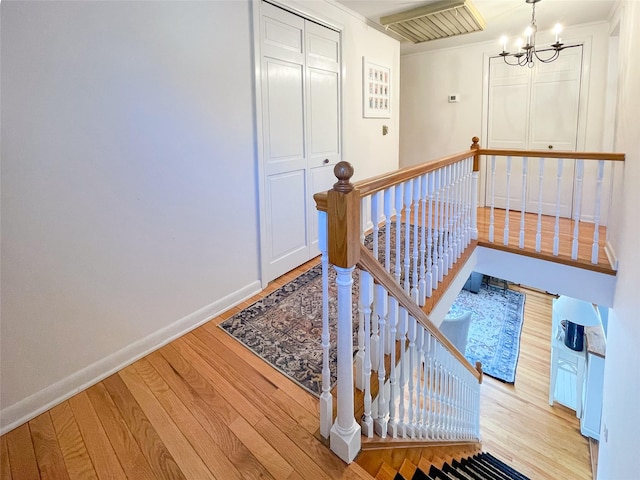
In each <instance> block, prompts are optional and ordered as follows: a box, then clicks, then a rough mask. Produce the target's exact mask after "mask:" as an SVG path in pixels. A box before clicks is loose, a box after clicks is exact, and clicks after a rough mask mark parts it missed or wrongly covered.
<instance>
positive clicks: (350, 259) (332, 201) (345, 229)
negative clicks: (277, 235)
mask: <svg viewBox="0 0 640 480" xmlns="http://www.w3.org/2000/svg"><path fill="white" fill-rule="evenodd" d="M333 172H334V174H335V176H336V177H337V178H338V181H337V182H336V183H335V184H334V185H333V189H332V190H329V191H328V192H327V226H328V250H329V262H331V263H332V264H333V265H334V268H335V270H336V272H337V278H336V284H337V289H338V332H337V342H336V343H337V361H338V362H337V363H338V366H337V377H338V385H337V388H338V395H337V400H338V405H337V416H336V421H335V422H334V424H333V426H332V427H331V433H330V446H331V450H333V451H334V453H335V454H336V455H338V456H339V457H340V458H341V459H342V460H344V461H345V462H347V463H350V462H351V461H353V459H354V458H355V457H356V455H357V454H358V452H360V448H361V438H360V425H359V424H358V422H356V419H355V412H354V405H353V403H354V401H353V327H352V315H353V313H352V311H351V310H352V299H351V290H352V287H353V270H354V268H355V265H356V263H357V262H358V260H359V256H360V194H359V192H358V190H357V189H355V188H354V186H353V185H352V184H351V182H350V180H351V177H352V176H353V167H352V166H351V165H350V164H349V163H347V162H339V163H338V164H337V165H336V166H335V168H334V170H333Z"/></svg>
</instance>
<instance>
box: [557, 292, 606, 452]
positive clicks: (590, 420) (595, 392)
mask: <svg viewBox="0 0 640 480" xmlns="http://www.w3.org/2000/svg"><path fill="white" fill-rule="evenodd" d="M554 302H555V300H554ZM560 320H561V319H560V318H559V317H558V315H557V314H556V312H555V310H554V312H553V317H552V322H551V323H552V330H551V332H552V338H551V371H550V382H549V405H553V404H554V402H557V403H560V404H562V405H564V406H566V407H569V408H571V409H572V410H575V411H576V416H577V417H579V418H580V432H581V433H582V434H583V435H585V436H588V437H591V438H594V439H596V440H599V438H600V417H601V414H602V389H603V382H604V362H605V337H604V332H603V330H602V325H597V326H595V327H585V348H584V349H583V350H582V351H581V352H576V351H575V350H572V349H570V348H569V347H567V346H566V345H565V344H564V341H563V340H561V339H558V338H556V335H557V332H558V328H559V325H560Z"/></svg>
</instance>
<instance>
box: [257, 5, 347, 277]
mask: <svg viewBox="0 0 640 480" xmlns="http://www.w3.org/2000/svg"><path fill="white" fill-rule="evenodd" d="M260 19H261V23H260V35H261V37H260V38H261V41H260V55H261V57H260V69H261V77H260V81H261V85H260V92H261V99H262V104H261V111H262V118H261V121H262V122H261V123H262V169H261V171H262V176H263V178H262V179H261V180H260V181H261V182H262V189H261V191H262V195H261V202H263V205H262V216H261V229H262V230H263V232H262V236H261V238H262V242H263V245H261V254H262V277H263V282H267V281H270V280H272V279H274V278H276V277H278V276H280V275H282V274H284V273H286V272H288V271H290V270H292V269H293V268H295V267H297V266H299V265H300V264H302V263H304V262H306V261H308V260H309V259H311V258H313V257H314V256H316V255H317V254H318V253H319V252H318V247H317V237H318V233H317V213H316V210H315V202H314V201H313V194H314V193H315V192H318V191H321V190H327V189H328V188H330V186H331V185H332V183H334V182H335V180H333V166H334V165H335V163H337V162H338V161H339V160H340V155H341V143H340V34H339V33H338V32H336V31H334V30H331V29H329V28H325V27H323V26H321V25H318V24H316V23H314V22H310V21H308V20H305V19H304V18H302V17H300V16H298V15H295V14H293V13H291V12H288V11H286V10H283V9H281V8H278V7H275V6H273V5H271V4H268V3H265V2H263V3H262V4H261V16H260Z"/></svg>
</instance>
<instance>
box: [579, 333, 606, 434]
mask: <svg viewBox="0 0 640 480" xmlns="http://www.w3.org/2000/svg"><path fill="white" fill-rule="evenodd" d="M585 337H586V342H585V344H586V350H587V373H586V379H585V389H584V406H583V410H582V417H581V418H580V431H581V432H582V434H583V435H585V436H587V437H591V438H595V439H596V440H600V418H601V416H602V391H603V387H604V360H605V354H606V341H605V336H604V331H603V329H602V325H598V326H596V327H586V328H585Z"/></svg>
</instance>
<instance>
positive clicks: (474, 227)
mask: <svg viewBox="0 0 640 480" xmlns="http://www.w3.org/2000/svg"><path fill="white" fill-rule="evenodd" d="M471 141H472V142H473V143H472V144H471V147H469V148H470V149H471V150H474V152H475V153H474V154H473V173H472V174H471V238H472V239H474V240H477V239H478V172H480V154H479V153H478V152H479V151H480V144H479V143H478V142H479V141H480V139H479V138H478V137H473V138H472V139H471Z"/></svg>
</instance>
